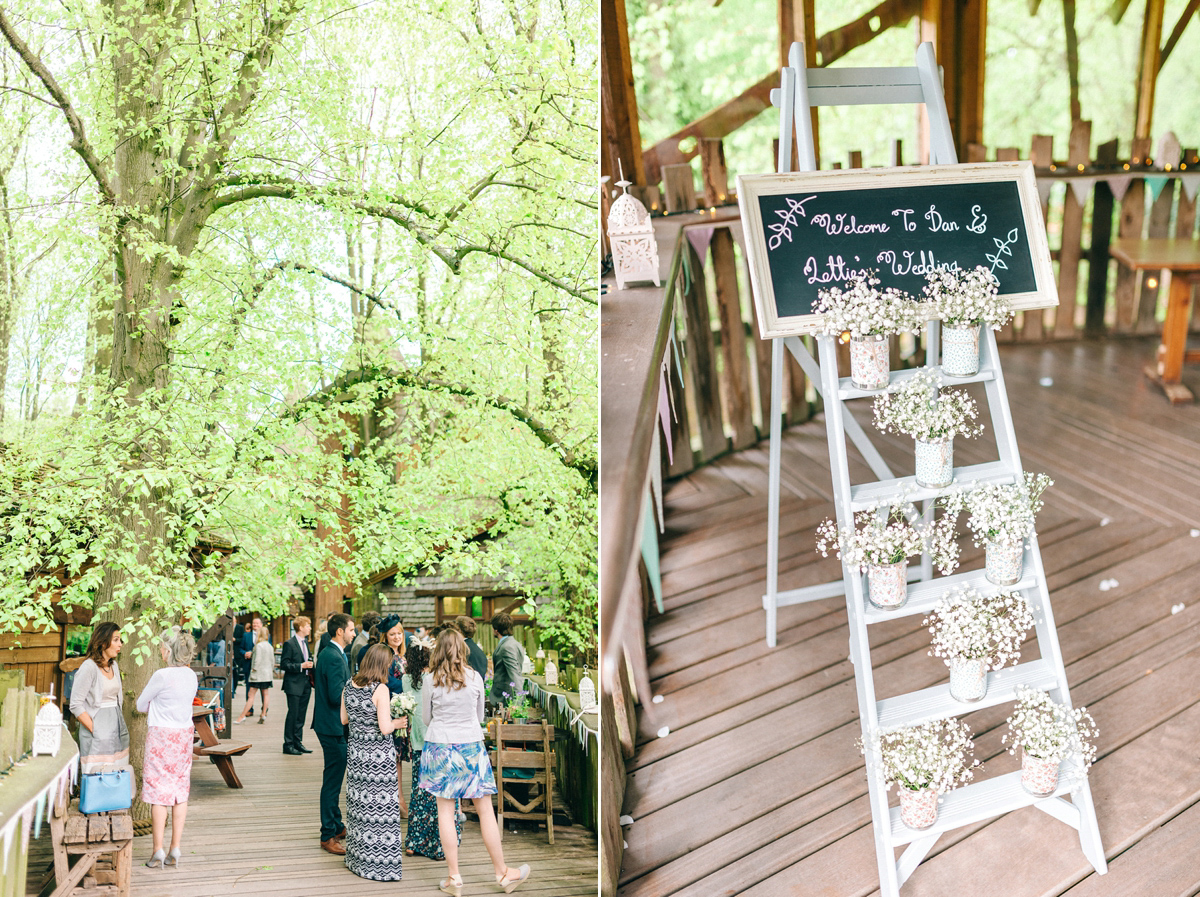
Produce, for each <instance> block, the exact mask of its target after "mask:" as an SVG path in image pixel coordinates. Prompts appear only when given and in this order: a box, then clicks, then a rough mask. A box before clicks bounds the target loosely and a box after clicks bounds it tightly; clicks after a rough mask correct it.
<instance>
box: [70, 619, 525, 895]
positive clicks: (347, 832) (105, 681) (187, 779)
mask: <svg viewBox="0 0 1200 897" xmlns="http://www.w3.org/2000/svg"><path fill="white" fill-rule="evenodd" d="M362 622H363V624H364V626H363V630H362V631H360V630H359V629H358V628H357V627H356V625H355V621H354V620H353V619H352V618H351V617H350V616H349V615H347V614H333V615H331V616H330V617H329V618H328V619H327V620H325V621H322V623H323V625H322V627H321V629H323V630H324V632H323V633H322V634H321V639H320V643H319V645H318V647H317V648H316V651H315V657H314V656H313V653H312V652H311V651H310V648H309V637H310V635H311V634H312V621H311V620H309V619H308V618H307V617H303V616H302V617H297V618H296V619H295V621H294V634H293V636H292V637H291V638H289V639H288V640H287V642H285V643H284V645H283V646H282V650H281V657H280V664H279V665H280V668H281V669H282V671H283V683H282V684H283V692H284V695H285V696H286V699H287V705H288V711H287V719H286V720H285V724H284V745H283V752H284V753H285V754H294V755H301V754H308V753H312V750H311V749H310V748H308V747H307V746H306V745H305V744H304V741H303V731H304V723H305V718H306V716H307V710H308V704H309V702H310V699H314V698H315V706H314V709H313V717H312V730H313V731H314V732H315V733H316V737H317V740H318V742H319V743H320V747H321V752H322V756H323V761H324V767H323V774H322V786H321V796H320V808H321V810H320V815H321V829H320V841H321V847H322V848H323V849H324V850H326V851H329V852H330V853H334V854H337V855H339V856H344V857H345V863H346V866H347V868H349V869H350V870H351V871H352V872H354V873H356V874H357V875H360V876H362V877H364V878H369V879H374V880H380V881H395V880H398V879H400V878H401V875H402V866H403V857H404V856H414V855H421V856H425V857H428V858H431V859H435V860H443V859H444V860H445V862H446V865H447V872H448V875H447V878H446V879H445V880H444V881H442V882H441V885H440V887H441V890H442V891H443V892H444V893H447V894H456V895H461V893H462V877H461V875H460V873H459V867H458V847H459V842H460V840H461V837H462V824H461V820H462V816H461V813H460V812H459V801H461V800H471V801H473V802H474V805H475V810H476V813H477V815H478V819H479V825H480V831H481V834H482V836H483V842H484V846H485V847H486V849H487V851H488V854H489V856H490V858H491V860H492V864H493V867H494V871H495V874H496V883H497V886H498V887H500V888H501V889H502V890H504V891H505V892H507V893H511V892H512V891H513V890H515V889H516V888H517V887H518V886H519V885H520V884H521V883H522V882H524V881H525V880H526V879H527V878H528V877H529V874H530V869H529V866H528V865H522V866H520V867H517V868H511V867H509V866H507V865H506V864H505V860H504V853H503V849H502V847H501V842H500V831H499V827H498V825H497V822H496V817H495V814H494V812H493V808H492V801H491V796H492V795H494V794H495V793H496V791H497V789H496V782H495V777H494V775H493V772H492V768H491V763H490V761H489V759H488V754H487V751H486V749H485V747H484V744H483V726H482V724H483V722H484V719H485V707H486V704H487V702H488V701H489V700H490V701H491V703H493V704H494V705H503V704H504V703H505V702H506V701H507V700H508V699H509V698H510V697H511V696H512V695H514V694H515V693H516V692H517V690H518V688H519V682H520V679H519V677H520V675H521V665H522V651H521V648H520V645H519V643H518V642H517V641H516V640H515V639H513V637H512V619H511V617H510V616H509V615H508V614H503V613H501V614H497V615H496V616H495V617H494V618H493V619H492V621H491V625H492V627H493V630H494V631H495V633H496V635H497V636H498V637H499V642H498V644H497V647H496V650H495V652H494V653H493V656H492V665H493V676H494V685H493V688H492V691H491V693H490V694H488V695H485V685H484V680H485V677H486V675H487V671H488V659H487V656H486V654H485V653H484V652H483V650H482V649H481V648H480V647H479V645H477V644H476V643H475V641H474V639H473V636H474V634H475V622H474V620H472V619H470V618H469V617H459V618H458V619H457V620H456V621H455V622H454V623H452V624H444V625H442V626H439V627H435V628H434V629H433V630H431V631H430V632H429V633H428V634H425V633H421V634H413V633H409V632H407V631H405V629H404V626H403V625H402V624H401V621H400V619H399V617H397V616H395V615H390V616H386V617H381V616H380V615H378V614H366V615H364V618H363V620H362ZM122 646H123V641H122V637H121V632H120V628H119V627H118V626H117V625H116V624H115V623H100V624H98V625H97V626H96V627H95V629H94V631H93V633H92V638H91V641H90V643H89V645H88V650H87V658H86V659H85V661H84V662H83V664H82V665H81V666H80V668H79V669H78V671H77V672H76V674H75V680H74V684H73V688H72V692H71V698H70V707H71V711H72V713H73V714H74V715H75V717H76V718H77V719H78V720H79V724H80V734H79V743H80V760H81V766H82V771H83V772H84V773H91V772H102V771H108V770H113V769H121V768H128V764H129V733H128V730H127V729H126V726H125V722H124V717H123V714H122V689H121V679H120V670H119V668H118V665H117V656H118V655H119V654H120V651H121V648H122ZM195 647H196V643H195V640H194V638H193V637H192V635H191V634H189V633H187V632H185V631H182V630H180V629H179V628H178V627H174V628H172V629H171V630H168V631H167V632H165V633H163V635H162V636H161V637H160V639H159V650H160V653H161V656H162V660H163V663H164V667H163V668H162V669H160V670H158V671H156V672H155V673H154V674H153V676H152V677H151V678H150V681H149V682H148V683H147V685H146V688H145V689H144V690H143V692H142V694H141V695H139V697H138V699H137V708H138V710H139V712H142V713H146V714H148V724H149V731H148V734H147V738H146V750H145V760H144V766H143V775H142V799H143V800H144V801H145V802H146V803H149V804H150V805H151V811H152V823H153V825H152V833H153V851H154V852H153V855H152V857H151V859H150V860H149V861H148V862H147V863H146V865H148V866H178V864H179V861H180V856H181V847H180V844H181V839H182V835H183V828H184V822H185V820H186V816H187V802H188V796H189V792H190V785H191V765H192V746H193V733H194V730H193V724H192V706H193V700H194V699H195V697H196V694H197V685H198V681H197V676H196V673H195V671H194V670H193V669H192V668H191V666H190V664H191V661H192V657H193V656H194V654H195ZM233 660H234V661H235V662H241V661H246V662H248V664H249V665H248V667H245V668H244V671H243V675H242V677H241V678H244V679H245V681H246V682H247V700H246V705H245V707H244V708H243V711H242V714H241V716H240V717H238V719H237V720H235V722H242V721H244V720H245V719H246V717H247V716H248V715H249V714H251V713H252V712H253V703H254V700H255V698H256V697H257V696H258V695H259V694H261V695H262V708H261V711H260V714H259V722H262V721H263V719H265V717H266V714H267V710H268V707H269V701H270V690H271V687H272V684H273V680H274V649H273V648H272V646H271V644H270V640H269V637H268V630H267V628H266V627H265V626H264V625H263V623H262V620H261V618H259V617H257V616H256V617H254V619H253V620H252V622H251V624H250V625H249V626H248V627H246V628H245V629H244V632H243V634H242V637H241V638H235V641H234V644H233ZM405 693H407V694H408V695H410V698H411V702H412V704H413V706H414V707H415V708H417V709H416V710H415V711H414V712H413V713H412V715H411V726H410V725H409V722H410V720H409V717H407V716H405V715H398V716H393V711H392V700H393V698H394V697H395V696H397V695H400V694H405ZM405 762H411V763H412V790H411V793H410V796H409V800H407V801H406V800H405V794H404V792H403V788H402V784H401V783H402V782H403V764H404V763H405ZM131 780H132V777H131ZM343 783H344V784H345V791H346V815H345V819H344V820H343V816H342V812H341V808H340V797H341V792H342V788H343ZM168 809H170V814H169V815H170V816H171V821H172V825H171V840H170V847H169V849H167V848H165V847H164V844H165V833H166V821H167V816H168ZM405 818H407V819H408V830H407V833H402V826H401V820H403V819H405Z"/></svg>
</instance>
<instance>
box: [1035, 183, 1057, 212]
mask: <svg viewBox="0 0 1200 897" xmlns="http://www.w3.org/2000/svg"><path fill="white" fill-rule="evenodd" d="M1053 186H1054V181H1050V180H1047V179H1046V178H1038V182H1037V190H1038V199H1040V200H1041V201H1042V205H1045V204H1046V203H1048V202H1049V201H1050V189H1051V188H1052V187H1053Z"/></svg>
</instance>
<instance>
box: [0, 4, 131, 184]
mask: <svg viewBox="0 0 1200 897" xmlns="http://www.w3.org/2000/svg"><path fill="white" fill-rule="evenodd" d="M0 32H3V34H4V39H5V40H7V41H8V45H9V46H10V47H12V48H13V52H15V53H16V54H17V55H18V56H19V57H20V58H21V61H22V62H23V63H25V67H26V68H28V69H29V71H31V72H32V73H33V74H34V75H35V76H36V77H37V79H38V80H39V81H41V82H42V84H43V85H44V86H45V88H46V91H47V92H48V93H49V94H50V96H51V97H53V98H54V102H55V104H56V105H57V106H58V108H59V109H61V110H62V113H63V115H64V116H66V119H67V126H68V127H69V128H70V129H71V149H73V150H75V152H76V153H78V154H79V157H80V158H81V159H83V164H84V165H86V166H87V170H88V171H89V172H91V174H92V177H93V178H94V179H95V181H96V186H97V188H98V189H99V190H100V194H101V195H102V196H103V197H104V198H105V200H107V201H108V202H110V203H113V204H115V203H116V199H117V197H116V194H115V193H114V192H113V188H112V184H110V183H109V181H108V177H107V176H106V175H105V172H104V169H103V167H102V166H101V164H100V157H99V156H97V155H96V150H95V148H94V147H93V146H92V144H91V142H90V141H89V140H88V138H87V132H86V131H85V130H84V127H83V121H82V120H81V119H80V118H79V114H78V113H77V112H76V111H75V107H74V106H73V105H71V100H70V98H69V97H68V96H67V94H66V92H65V91H64V90H63V89H62V87H61V86H59V83H58V81H57V80H55V77H54V75H52V74H51V73H50V70H49V69H47V68H46V66H45V64H44V63H43V62H42V60H41V59H40V58H39V57H38V55H37V54H36V53H34V52H33V51H32V50H30V49H29V45H28V44H26V43H25V41H23V40H22V39H21V36H20V35H19V34H17V32H16V31H15V30H14V28H13V26H12V23H11V22H9V20H8V16H7V15H6V14H5V11H4V7H2V6H0Z"/></svg>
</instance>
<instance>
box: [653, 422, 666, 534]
mask: <svg viewBox="0 0 1200 897" xmlns="http://www.w3.org/2000/svg"><path fill="white" fill-rule="evenodd" d="M668 439H669V437H668ZM659 440H660V437H659V435H658V430H655V431H654V438H653V439H652V440H651V442H650V488H651V489H652V490H653V492H654V502H655V509H656V510H657V511H658V531H659V532H660V533H665V532H666V531H667V523H666V520H665V519H664V518H663V500H662V465H661V464H658V463H656V462H657V461H658V459H659V457H661V456H660V454H659V453H660V452H661V451H662V448H661V447H660V446H661V443H660V441H659Z"/></svg>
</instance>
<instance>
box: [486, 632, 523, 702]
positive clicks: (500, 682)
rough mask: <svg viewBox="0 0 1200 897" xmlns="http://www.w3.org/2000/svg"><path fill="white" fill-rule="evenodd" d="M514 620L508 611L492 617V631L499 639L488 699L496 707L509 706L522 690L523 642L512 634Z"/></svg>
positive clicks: (493, 660) (494, 654)
mask: <svg viewBox="0 0 1200 897" xmlns="http://www.w3.org/2000/svg"><path fill="white" fill-rule="evenodd" d="M512 630H513V621H512V617H510V616H509V615H508V614H506V613H498V614H496V615H495V616H494V617H492V631H493V632H495V633H496V637H497V638H498V639H499V641H498V642H496V650H495V651H493V652H492V692H491V694H490V695H488V700H489V701H490V702H491V703H492V704H493V705H495V706H496V707H507V706H508V704H509V702H510V701H512V699H513V697H514V696H515V695H516V693H517V692H518V691H520V690H521V682H522V677H521V661H522V659H523V657H524V652H523V651H522V650H521V643H520V642H518V641H517V640H516V639H515V638H513V636H512Z"/></svg>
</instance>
